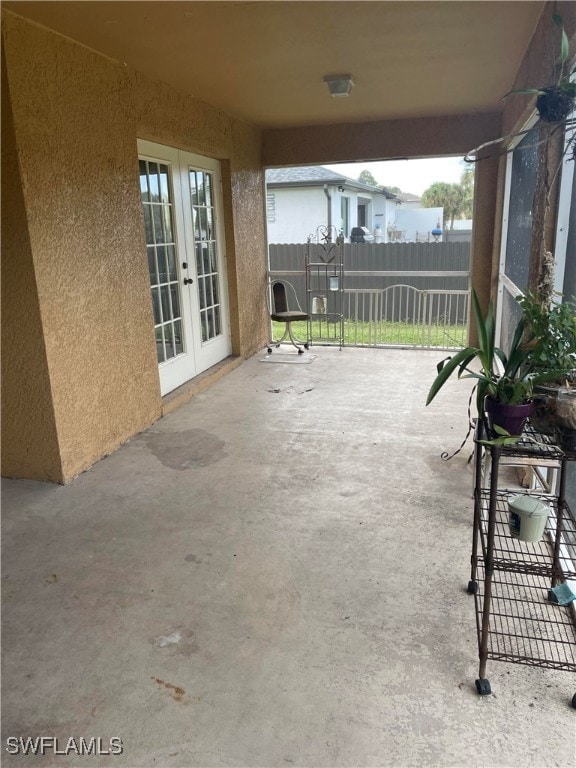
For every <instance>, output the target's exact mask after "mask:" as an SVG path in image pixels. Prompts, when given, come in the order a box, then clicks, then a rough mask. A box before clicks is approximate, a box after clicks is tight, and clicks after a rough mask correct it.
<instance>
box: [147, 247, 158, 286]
mask: <svg viewBox="0 0 576 768" xmlns="http://www.w3.org/2000/svg"><path fill="white" fill-rule="evenodd" d="M146 251H147V252H148V271H149V272H150V285H156V284H157V283H158V274H157V272H156V256H155V253H154V246H148V248H146Z"/></svg>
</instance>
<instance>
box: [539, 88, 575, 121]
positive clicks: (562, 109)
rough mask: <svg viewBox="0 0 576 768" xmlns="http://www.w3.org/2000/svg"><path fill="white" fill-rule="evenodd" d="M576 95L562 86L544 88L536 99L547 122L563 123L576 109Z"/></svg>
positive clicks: (543, 118) (541, 114)
mask: <svg viewBox="0 0 576 768" xmlns="http://www.w3.org/2000/svg"><path fill="white" fill-rule="evenodd" d="M574 104H575V100H574V96H571V95H570V94H569V93H566V91H564V90H561V89H560V88H555V87H550V88H544V89H543V93H541V94H540V95H539V96H538V98H537V99H536V109H537V110H538V114H539V115H540V118H541V119H542V120H544V121H545V122H546V123H561V122H562V121H563V120H566V118H567V117H568V115H569V114H570V113H571V112H572V110H573V109H574Z"/></svg>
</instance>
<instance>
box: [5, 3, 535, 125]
mask: <svg viewBox="0 0 576 768" xmlns="http://www.w3.org/2000/svg"><path fill="white" fill-rule="evenodd" d="M543 6H544V3H542V2H517V1H515V2H335V1H332V2H74V1H73V2H5V3H3V7H4V8H7V9H9V10H11V11H13V12H15V13H17V14H19V15H20V16H24V17H26V18H28V19H30V20H32V21H35V22H37V23H39V24H41V25H44V26H46V27H48V28H50V29H52V30H55V31H57V32H59V33H61V34H63V35H65V36H67V37H69V38H72V39H73V40H76V41H78V42H79V43H81V44H83V45H85V46H88V47H89V48H92V49H93V50H95V51H98V52H100V53H102V54H104V55H105V56H108V57H110V58H112V59H114V60H117V61H119V62H123V63H126V64H127V65H128V66H130V67H133V68H135V69H137V70H139V71H142V72H144V73H145V74H147V75H148V76H150V77H152V78H155V79H158V80H161V81H164V82H166V83H169V84H171V85H173V86H175V87H177V88H179V89H181V90H183V91H186V92H188V93H191V94H193V95H195V96H197V97H198V98H199V99H201V100H203V101H205V102H208V103H209V104H212V105H214V106H216V107H218V108H220V109H222V110H224V111H225V112H227V113H229V114H231V115H235V116H237V117H240V118H242V119H244V120H246V121H248V122H250V123H254V124H257V125H260V126H262V127H269V128H270V127H275V128H279V127H288V126H297V125H314V124H328V123H354V122H363V121H372V120H388V119H397V118H414V117H428V116H436V115H456V114H467V113H471V112H472V113H473V112H490V111H495V110H499V109H500V98H501V96H502V95H503V94H504V93H506V91H507V90H509V89H510V87H511V85H512V82H513V80H514V76H515V74H516V72H517V70H518V67H519V65H520V62H521V60H522V57H523V55H524V53H525V51H526V49H527V46H528V42H529V40H530V37H531V35H532V33H533V31H534V29H535V26H536V24H537V21H538V18H539V16H540V14H541V12H542V9H543ZM338 73H351V74H352V76H353V79H354V82H355V86H354V88H353V90H352V93H351V95H350V97H348V98H339V99H334V98H332V97H331V96H330V95H329V93H328V90H327V88H326V86H325V84H324V82H323V77H324V75H326V74H338Z"/></svg>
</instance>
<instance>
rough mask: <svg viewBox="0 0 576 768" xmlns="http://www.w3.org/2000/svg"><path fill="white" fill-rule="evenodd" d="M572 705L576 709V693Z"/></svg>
mask: <svg viewBox="0 0 576 768" xmlns="http://www.w3.org/2000/svg"><path fill="white" fill-rule="evenodd" d="M572 706H573V707H574V709H576V693H575V694H574V696H572Z"/></svg>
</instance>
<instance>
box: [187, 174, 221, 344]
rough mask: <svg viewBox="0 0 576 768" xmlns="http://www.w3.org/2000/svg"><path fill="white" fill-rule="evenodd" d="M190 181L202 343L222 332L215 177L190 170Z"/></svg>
mask: <svg viewBox="0 0 576 768" xmlns="http://www.w3.org/2000/svg"><path fill="white" fill-rule="evenodd" d="M189 178H190V192H191V197H190V202H191V206H192V221H193V225H194V240H195V253H196V273H197V276H198V281H197V285H198V289H197V290H198V301H199V305H200V320H201V324H202V341H209V340H210V339H213V338H215V337H216V336H219V335H220V334H221V333H222V329H221V322H220V318H221V314H222V313H221V304H220V280H221V275H220V274H219V271H218V259H217V248H218V243H217V242H216V227H215V222H216V211H215V202H216V201H215V199H214V178H213V175H212V174H211V173H209V172H208V171H200V170H197V169H192V168H190V169H189Z"/></svg>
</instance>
